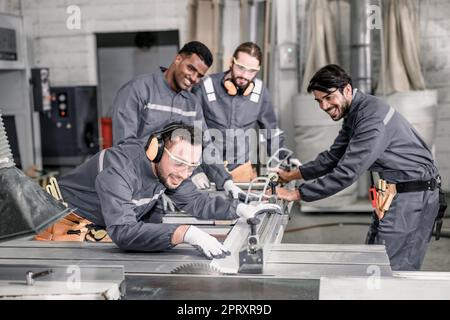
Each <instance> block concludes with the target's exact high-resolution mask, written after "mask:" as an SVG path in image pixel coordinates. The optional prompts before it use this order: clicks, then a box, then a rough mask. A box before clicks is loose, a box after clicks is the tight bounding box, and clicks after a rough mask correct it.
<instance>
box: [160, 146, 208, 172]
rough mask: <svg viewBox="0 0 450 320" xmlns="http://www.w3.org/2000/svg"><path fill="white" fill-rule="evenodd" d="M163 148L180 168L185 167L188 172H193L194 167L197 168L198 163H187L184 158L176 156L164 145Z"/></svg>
mask: <svg viewBox="0 0 450 320" xmlns="http://www.w3.org/2000/svg"><path fill="white" fill-rule="evenodd" d="M164 150H165V151H166V152H167V154H168V155H169V158H170V159H171V160H172V161H173V162H174V164H175V166H176V167H178V168H180V169H181V168H183V169H187V171H188V172H189V173H192V172H194V171H195V169H197V168H198V166H199V165H200V163H189V162H187V161H186V160H183V159H180V158H178V157H177V156H175V155H173V154H172V153H171V152H170V151H169V150H168V149H167V148H166V147H164Z"/></svg>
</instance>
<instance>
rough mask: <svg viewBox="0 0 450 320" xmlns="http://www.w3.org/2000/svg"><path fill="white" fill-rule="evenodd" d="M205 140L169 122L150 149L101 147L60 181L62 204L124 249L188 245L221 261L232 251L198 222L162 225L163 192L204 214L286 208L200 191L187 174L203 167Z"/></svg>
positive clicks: (191, 210)
mask: <svg viewBox="0 0 450 320" xmlns="http://www.w3.org/2000/svg"><path fill="white" fill-rule="evenodd" d="M201 142H202V136H201V130H199V129H197V130H195V129H194V127H192V126H188V125H184V124H180V123H171V124H169V125H168V126H166V127H165V128H164V129H163V130H162V131H159V132H155V133H154V134H153V135H151V136H150V138H149V139H148V142H147V144H146V147H145V148H144V147H143V146H142V145H141V144H139V143H138V142H137V141H128V142H126V143H123V144H120V145H118V146H116V147H112V148H109V149H105V150H102V151H101V152H99V153H97V154H96V155H95V156H93V157H92V158H91V159H89V160H88V161H87V162H85V163H84V164H82V165H81V166H79V167H78V168H76V169H75V170H73V171H72V172H70V173H68V174H67V175H65V176H63V177H62V178H61V179H60V180H59V185H60V188H61V193H62V196H63V198H64V201H66V202H67V203H68V204H69V207H71V208H74V212H75V213H76V214H77V215H79V216H81V217H83V218H85V219H88V220H89V221H91V222H92V223H94V224H96V225H97V226H99V227H104V228H105V229H106V231H107V232H108V235H109V236H110V237H111V239H112V241H113V242H114V243H115V244H116V245H117V246H118V247H119V248H121V249H122V250H132V251H147V252H154V251H163V250H167V249H170V248H172V247H174V246H175V245H177V244H180V243H188V244H191V245H193V246H195V247H197V248H198V249H200V250H201V252H202V253H203V254H204V255H205V256H206V257H207V258H210V259H211V258H223V257H225V256H226V255H227V254H228V251H227V250H226V248H224V247H223V245H222V244H221V243H220V242H219V241H217V240H216V239H215V238H214V237H212V236H210V235H209V234H207V233H205V232H203V231H201V230H200V229H198V228H197V227H195V226H189V225H175V224H166V223H164V224H163V223H162V216H161V215H160V211H159V210H156V206H155V205H156V203H157V201H158V199H159V198H160V197H161V196H162V194H166V195H167V196H168V197H170V198H171V199H172V200H173V201H174V202H175V204H176V205H177V206H179V207H180V208H181V209H183V210H184V211H186V212H187V213H189V214H191V215H193V216H195V217H198V218H199V219H218V220H222V219H236V218H239V217H243V218H244V219H248V218H252V217H254V216H255V214H257V213H258V212H260V211H261V210H264V211H269V212H277V213H281V209H280V208H279V207H278V206H277V205H274V204H257V205H252V204H243V203H238V202H237V200H229V199H226V198H223V197H220V196H210V195H209V194H208V193H204V192H200V191H198V190H197V188H196V187H195V186H194V185H193V183H192V182H191V180H190V179H189V177H190V176H191V174H192V172H193V171H194V170H195V169H196V168H197V167H198V166H199V165H200V162H199V161H200V158H201V154H202V144H201Z"/></svg>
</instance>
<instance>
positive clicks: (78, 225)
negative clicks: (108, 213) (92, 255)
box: [35, 212, 112, 242]
mask: <svg viewBox="0 0 450 320" xmlns="http://www.w3.org/2000/svg"><path fill="white" fill-rule="evenodd" d="M35 240H38V241H91V242H112V241H111V238H110V237H109V236H108V234H107V233H106V230H104V229H103V228H100V227H98V226H96V225H95V224H93V223H91V222H90V221H89V220H87V219H84V218H82V217H80V216H78V215H76V214H75V213H73V212H72V213H70V214H69V215H67V216H65V217H64V218H62V219H61V220H59V221H57V222H56V223H55V224H53V225H52V226H50V227H48V228H47V229H45V230H44V231H42V232H41V233H39V234H38V235H36V236H35Z"/></svg>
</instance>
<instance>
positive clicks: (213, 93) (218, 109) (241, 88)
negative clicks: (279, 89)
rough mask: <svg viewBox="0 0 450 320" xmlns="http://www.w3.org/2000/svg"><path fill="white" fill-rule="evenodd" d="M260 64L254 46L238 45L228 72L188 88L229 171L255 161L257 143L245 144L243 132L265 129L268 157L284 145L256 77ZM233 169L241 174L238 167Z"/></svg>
mask: <svg viewBox="0 0 450 320" xmlns="http://www.w3.org/2000/svg"><path fill="white" fill-rule="evenodd" d="M261 61H262V52H261V49H260V48H259V46H258V45H257V44H255V43H253V42H245V43H242V44H240V45H239V46H238V47H237V48H236V49H235V51H234V53H233V57H232V59H231V61H230V68H229V70H227V71H225V72H220V73H216V74H212V75H211V76H208V77H206V78H204V79H203V80H202V82H201V83H200V84H199V85H197V86H195V87H194V88H193V89H192V92H193V93H194V94H195V95H197V97H198V98H199V99H200V101H201V104H202V107H203V113H204V117H205V120H206V124H207V126H208V128H209V129H210V130H211V129H215V130H217V132H218V133H220V134H217V135H215V134H211V135H212V136H213V138H214V139H215V140H214V144H215V145H216V148H217V149H218V150H219V152H220V154H221V156H222V157H223V159H224V160H226V161H227V163H228V165H227V167H228V169H229V170H230V171H232V170H235V169H237V168H238V167H239V166H242V165H244V164H247V166H246V167H247V168H248V167H250V166H248V162H249V161H252V160H253V162H254V160H256V155H253V154H251V151H252V150H253V151H256V148H254V149H251V148H250V147H251V146H256V145H257V143H258V142H257V141H250V142H248V141H247V139H246V137H245V135H246V134H244V133H248V131H251V132H255V133H256V131H253V130H254V129H256V128H260V129H266V130H264V133H265V134H264V138H265V139H266V142H267V153H268V155H269V156H270V155H271V154H272V152H275V151H276V150H277V149H278V148H281V147H283V146H284V134H283V131H281V130H280V129H279V128H278V124H277V118H276V116H275V112H274V109H273V106H272V103H271V101H270V95H269V91H268V89H267V88H266V87H265V86H264V85H263V83H262V81H261V80H259V79H258V78H256V76H257V74H258V72H259V70H260V68H261ZM250 137H251V135H250ZM254 137H255V138H256V134H255V135H254ZM244 139H245V140H244ZM254 140H255V139H254ZM252 143H253V145H252ZM272 149H273V150H272ZM230 151H231V152H230ZM284 156H285V155H284V154H281V155H280V157H284ZM237 170H238V171H242V167H241V168H240V169H237Z"/></svg>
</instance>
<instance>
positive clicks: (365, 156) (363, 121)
mask: <svg viewBox="0 0 450 320" xmlns="http://www.w3.org/2000/svg"><path fill="white" fill-rule="evenodd" d="M355 90H356V89H355ZM366 170H371V171H374V172H378V173H379V174H380V176H381V177H382V178H383V179H385V180H387V181H388V183H399V182H407V181H419V180H420V181H426V180H430V179H431V178H435V177H436V176H437V175H438V171H437V168H436V166H435V164H434V161H433V157H432V154H431V151H430V149H429V148H428V146H427V145H426V144H425V142H424V141H423V140H422V138H421V137H420V136H419V134H418V133H417V131H416V130H415V129H414V128H413V127H412V126H411V124H410V123H409V122H408V121H407V120H406V119H405V118H404V117H403V116H402V115H401V114H399V113H398V112H396V111H395V110H394V109H393V108H392V107H390V106H389V105H388V104H386V103H385V102H384V101H382V100H381V99H378V98H376V97H374V96H371V95H367V94H364V93H362V92H359V91H358V92H356V94H354V98H353V101H352V104H351V106H350V110H349V113H348V114H347V115H346V117H345V118H344V122H343V125H342V129H341V130H340V132H339V135H338V136H337V138H336V140H335V141H334V143H333V145H332V146H331V147H330V150H329V151H325V152H322V153H320V154H319V155H318V157H317V158H316V159H315V160H313V161H311V162H308V163H306V164H304V165H303V166H301V167H300V171H301V174H302V176H303V177H304V179H305V180H307V182H305V183H303V184H301V185H300V186H299V191H300V195H301V199H302V200H304V201H314V200H319V199H322V198H325V197H328V196H331V195H333V194H335V193H337V192H338V191H340V190H342V189H344V188H346V187H348V186H350V185H351V184H352V183H354V182H355V181H356V180H357V179H358V177H359V176H360V175H361V174H362V173H363V172H365V171H366ZM438 210H439V190H438V189H435V190H433V191H420V192H407V193H397V195H396V196H395V198H394V200H393V202H392V205H391V207H390V209H389V210H388V211H387V212H386V214H385V216H384V217H383V219H381V220H378V218H377V216H376V215H375V214H374V215H373V217H372V225H371V226H370V229H369V232H368V236H367V240H366V242H367V243H369V244H384V245H386V251H387V254H388V256H389V259H390V262H391V267H392V269H393V270H420V267H421V265H422V262H423V259H424V257H425V252H426V249H427V245H428V242H429V240H430V238H431V235H432V229H433V225H434V221H435V218H436V216H437V214H438Z"/></svg>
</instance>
